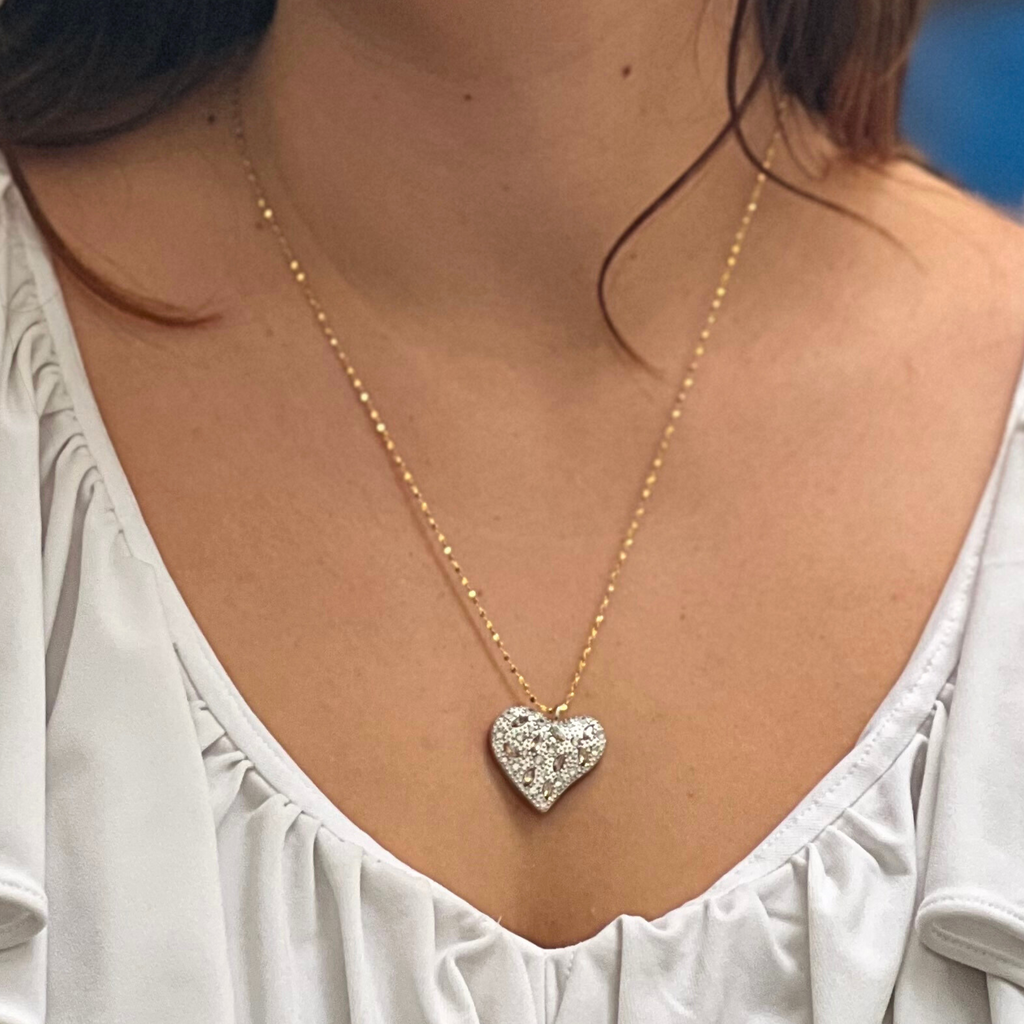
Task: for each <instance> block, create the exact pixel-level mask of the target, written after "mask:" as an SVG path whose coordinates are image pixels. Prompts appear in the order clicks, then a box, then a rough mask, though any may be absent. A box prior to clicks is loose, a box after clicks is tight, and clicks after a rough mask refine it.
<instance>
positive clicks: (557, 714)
mask: <svg viewBox="0 0 1024 1024" xmlns="http://www.w3.org/2000/svg"><path fill="white" fill-rule="evenodd" d="M568 710H569V705H568V704H559V705H558V707H557V708H555V719H556V720H557V719H559V718H561V717H562V714H563V712H566V711H568Z"/></svg>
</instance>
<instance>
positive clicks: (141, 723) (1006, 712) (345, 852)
mask: <svg viewBox="0 0 1024 1024" xmlns="http://www.w3.org/2000/svg"><path fill="white" fill-rule="evenodd" d="M0 309H2V313H0V317H2V322H0V1024H42V1022H44V1021H46V1022H51V1024H72V1022H73V1024H115V1022H116V1024H121V1022H124V1024H128V1022H131V1024H139V1022H146V1024H284V1022H289V1024H290V1022H295V1024H350V1022H351V1024H456V1022H457V1024H613V1022H615V1024H652V1022H654V1024H658V1022H662V1021H664V1022H694V1024H697V1022H699V1024H717V1022H721V1024H734V1022H744V1024H811V1022H813V1024H951V1022H956V1024H960V1022H963V1024H1024V424H1022V418H1024V375H1022V378H1021V379H1020V380H1019V381H1018V383H1017V388H1016V391H1015V395H1014V400H1013V407H1012V410H1011V413H1010V416H1009V418H1008V420H1007V423H1006V427H1005V430H1004V434H1003V439H1002V442H1001V446H1000V449H999V453H998V456H997V460H996V462H995V464H994V466H993V469H992V473H991V476H990V477H989V480H988V483H987V485H986V488H985V491H984V494H983V496H982V498H981V501H980V503H979V505H978V507H977V511H976V513H975V516H974V519H973V521H972V524H971V527H970V530H969V532H968V535H967V537H966V540H965V542H964V545H963V548H962V549H961V551H960V554H959V556H958V558H957V561H956V565H955V567H954V569H953V571H952V573H951V574H950V576H949V578H948V580H947V582H946V585H945V587H944V589H943V592H942V595H941V597H940V598H939V601H938V603H937V605H936V606H935V608H934V610H933V612H932V615H931V617H930V619H929V621H928V623H927V626H926V628H925V631H924V633H923V635H922V637H921V639H920V641H919V643H918V645H917V648H916V649H915V651H914V653H913V655H912V656H911V658H910V660H909V662H908V664H907V666H906V668H905V669H904V671H903V673H902V674H901V676H900V678H899V679H898V680H897V682H896V684H895V686H894V687H893V689H892V691H891V692H890V694H889V696H888V697H887V698H886V700H885V702H884V703H883V704H882V706H881V707H880V708H879V709H878V711H877V712H876V714H875V715H874V717H873V718H872V720H871V722H870V723H869V724H868V725H867V727H866V728H865V730H864V732H863V734H862V735H861V737H860V739H859V740H858V742H857V744H856V745H855V747H854V748H853V749H852V750H851V751H850V752H849V754H848V755H847V756H846V757H845V758H844V759H843V761H842V762H840V764H838V765H837V766H836V767H835V768H834V769H833V770H832V771H831V772H830V773H829V774H828V775H827V776H826V778H825V779H823V780H822V781H821V782H820V783H819V784H818V785H817V786H816V787H815V788H814V789H813V790H812V792H811V793H809V794H808V796H807V797H806V798H805V799H804V800H803V801H802V802H801V804H800V805H799V806H798V807H797V808H795V809H794V810H793V812H792V813H791V814H790V815H789V816H788V817H787V818H786V820H785V821H783V822H782V823H780V825H779V826H778V827H777V828H776V829H775V830H774V831H773V832H772V833H771V835H769V836H768V837H767V838H766V839H765V841H764V842H763V843H762V844H761V845H760V846H758V848H757V849H756V850H754V851H753V852H752V853H751V854H750V855H749V856H748V857H746V858H745V859H744V860H743V861H742V862H741V863H740V864H738V865H737V866H736V867H735V868H733V869H732V870H731V871H730V872H728V873H727V874H726V875H725V876H723V877H722V878H721V879H719V881H718V882H716V883H715V885H713V886H712V887H711V888H710V889H709V890H708V891H707V892H706V893H704V894H703V895H702V896H700V897H698V898H697V899H694V900H691V901H689V902H688V903H686V904H684V905H682V906H680V907H678V908H676V909H674V910H671V911H669V912H668V913H667V914H665V915H663V916H662V917H661V918H659V919H657V920H654V921H648V920H645V919H643V918H640V917H636V916H632V915H627V914H623V915H620V916H619V917H617V918H616V919H615V920H613V921H612V922H611V923H609V924H608V925H607V926H605V927H604V928H602V929H601V930H600V931H599V932H597V933H596V934H595V935H593V936H591V937H590V938H588V939H586V940H584V941H582V942H579V943H576V944H574V945H571V946H567V947H564V948H559V949H545V948H542V947H540V946H537V945H535V944H533V943H532V942H530V941H528V940H527V939H525V938H523V937H521V936H519V935H517V934H515V933H514V932H511V931H509V930H508V929H506V928H504V927H503V926H502V925H501V924H500V923H498V922H497V921H495V920H493V919H492V918H490V917H489V916H487V915H486V914H484V913H483V912H482V911H480V910H477V909H476V908H474V907H473V906H471V905H470V904H469V903H467V902H466V901H465V900H463V899H462V898H460V897H459V896H457V895H455V894H454V893H453V892H451V891H449V890H447V889H446V888H444V887H443V886H441V885H440V884H438V883H437V882H435V881H433V880H431V879H429V878H427V877H425V876H424V875H422V874H421V873H419V872H417V871H415V870H414V869H413V868H411V867H410V866H408V865H406V864H404V863H402V862H401V861H399V860H398V859H397V858H395V857H394V856H393V855H392V854H390V853H389V852H388V851H387V850H385V849H383V848H382V847H380V846H379V845H378V844H377V843H376V842H375V841H374V840H373V839H372V838H371V837H369V836H367V835H366V834H365V833H363V832H362V831H361V830H359V829H358V828H357V827H356V826H355V825H354V824H353V823H352V822H351V821H349V820H348V819H347V818H346V817H345V816H344V815H343V813H342V812H341V811H340V810H339V809H338V808H337V807H335V806H334V805H332V804H331V803H330V802H329V801H328V800H327V799H326V797H325V796H324V795H323V794H322V793H321V792H320V791H319V790H317V789H316V787H315V786H314V785H313V784H312V782H311V781H310V780H309V779H308V778H307V777H306V776H305V775H304V774H303V773H302V772H301V770H300V769H299V768H298V766H297V765H295V763H294V762H293V761H292V760H291V759H290V758H289V757H288V755H287V754H286V753H285V752H284V750H283V749H282V748H281V747H280V745H279V744H277V742H276V741H275V740H274V738H273V737H272V736H271V735H270V734H269V732H268V731H267V730H266V728H265V727H264V726H263V725H262V723H260V722H259V720H258V719H257V718H256V717H255V716H254V715H253V713H252V711H251V710H250V709H249V708H248V707H247V706H246V705H245V703H244V701H243V700H242V698H241V696H240V694H239V693H238V691H237V689H236V688H235V687H234V686H233V684H232V682H231V680H230V679H229V678H228V677H227V674H226V673H225V672H224V670H223V668H222V666H221V665H220V664H219V662H218V661H217V659H216V657H215V656H214V654H213V652H212V650H211V649H210V647H209V644H208V643H207V642H206V640H205V638H204V637H203V636H202V633H201V632H200V630H199V628H198V625H197V624H196V623H195V620H194V619H193V618H192V617H191V615H190V614H189V612H188V609H187V608H186V606H185V604H184V601H183V600H182V598H181V595H180V593H179V592H178V591H177V588H176V587H175V586H174V583H173V581H172V580H171V578H170V576H169V575H168V573H167V570H166V568H165V567H164V565H163V563H162V561H161V559H160V556H159V552H158V551H157V550H156V547H155V544H154V543H153V540H152V537H151V536H150V535H149V532H148V530H147V529H146V527H145V523H144V521H143V519H142V516H141V512H140V511H139V508H138V505H137V503H136V502H135V499H134V497H133V495H132V494H131V490H130V488H129V486H128V483H127V479H126V478H125V476H124V473H123V470H122V469H121V467H120V465H119V463H118V462H117V457H116V454H115V453H114V450H113V447H112V446H111V444H110V440H109V437H108V435H107V434H106V431H105V429H104V427H103V424H102V420H101V419H100V417H99V412H98V410H97V408H96V405H95V401H94V400H93V397H92V395H91V392H90V391H89V386H88V381H87V379H86V376H85V372H84V369H83V367H82V363H81V357H80V354H79V352H78V349H77V345H76V343H75V340H74V336H73V333H72V330H71V324H70V321H69V319H68V317H67V311H66V309H65V307H64V304H63V300H62V297H61V294H60V290H59V287H58V284H57V279H56V277H55V275H54V274H53V270H52V264H51V262H50V257H49V254H48V253H47V251H46V248H45V246H44V243H43V242H42V240H41V239H40V237H39V235H38V233H37V232H36V230H35V227H34V225H33V224H32V222H31V219H30V218H29V216H28V214H27V211H26V210H25V207H24V204H23V201H22V199H21V196H20V195H19V193H18V192H17V189H16V188H15V187H14V185H13V183H12V181H11V179H10V175H9V173H8V171H7V169H6V166H5V165H0Z"/></svg>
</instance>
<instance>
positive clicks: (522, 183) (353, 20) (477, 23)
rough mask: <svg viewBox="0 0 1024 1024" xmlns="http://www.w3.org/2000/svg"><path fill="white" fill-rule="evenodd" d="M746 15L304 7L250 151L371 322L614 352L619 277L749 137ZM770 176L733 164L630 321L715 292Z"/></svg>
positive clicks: (303, 0) (547, 7) (544, 6)
mask: <svg viewBox="0 0 1024 1024" xmlns="http://www.w3.org/2000/svg"><path fill="white" fill-rule="evenodd" d="M731 6H732V5H731V4H728V3H722V2H719V0H710V2H707V3H705V2H704V0H689V2H683V3H680V2H679V0H643V2H639V0H638V2H636V3H630V4H627V5H624V4H622V3H621V2H620V0H562V2H560V3H557V4H552V3H550V2H548V0H517V2H516V3H509V2H507V0H486V2H483V0H482V2H479V3H464V2H459V3H455V2H452V0H387V2H386V3H385V4H383V5H382V4H381V3H378V2H373V3H369V2H367V0H282V2H281V3H280V5H279V11H278V14H277V16H276V18H275V22H274V24H273V26H272V28H271V30H270V32H269V34H268V36H267V38H266V39H265V41H264V43H263V45H262V47H261V49H260V51H259V53H258V55H257V57H256V59H255V61H254V62H253V64H252V65H251V66H250V68H249V70H248V71H247V74H246V80H245V83H244V92H243V109H244V112H245V118H246V124H247V133H248V136H249V145H250V148H251V150H252V152H253V155H254V158H255V160H256V163H257V166H259V167H260V170H261V173H262V175H263V177H264V179H265V182H266V184H267V187H268V191H269V192H270V194H271V195H272V197H274V202H275V204H276V205H278V207H279V208H282V203H287V207H288V210H287V212H288V214H289V215H290V216H291V217H292V218H293V223H295V221H299V222H301V224H302V225H303V228H302V230H303V233H304V234H305V233H307V232H308V234H309V235H311V236H313V239H312V240H315V244H316V246H317V249H318V250H319V252H320V253H321V254H322V255H323V257H324V258H325V259H327V260H329V261H330V263H331V264H332V265H333V266H334V267H335V268H337V269H338V270H339V271H340V272H341V275H342V277H343V278H344V279H345V281H346V282H347V284H348V285H349V286H351V288H352V289H353V291H354V292H355V293H357V294H358V295H359V296H361V298H362V299H363V300H364V301H366V302H367V303H368V304H369V305H370V306H372V307H375V308H378V309H384V308H386V309H388V310H389V311H390V312H391V314H392V315H400V312H401V311H408V312H410V313H411V312H415V314H416V315H417V316H418V317H421V316H425V315H430V314H431V313H436V314H439V315H441V316H444V315H445V311H446V310H450V309H453V308H456V307H457V308H459V309H460V310H462V311H463V313H464V314H465V312H466V311H467V310H470V311H476V312H478V313H479V314H480V317H481V319H487V318H490V317H494V316H501V317H515V318H516V319H517V320H519V321H521V322H522V321H524V320H525V321H527V322H528V321H530V320H531V319H537V320H538V321H544V322H545V323H547V324H549V325H556V326H560V327H563V328H565V327H569V328H571V329H572V330H574V331H578V330H580V329H581V328H582V329H583V330H584V331H588V332H589V331H593V333H594V334H595V335H596V334H598V333H600V325H599V319H598V315H597V307H596V304H595V301H594V285H595V280H596V274H597V270H598V268H599V266H600V263H601V259H602V257H603V255H604V254H605V252H606V251H607V249H608V247H609V246H610V245H611V244H612V243H613V242H614V240H615V239H616V237H617V236H618V234H619V233H620V231H621V230H622V228H623V227H624V226H625V225H626V224H628V223H629V221H630V220H631V219H632V218H633V216H635V214H636V213H637V212H638V211H639V210H641V209H642V208H643V207H644V206H645V205H646V204H647V203H648V202H649V201H650V200H651V199H652V198H653V197H654V196H656V195H657V194H658V193H659V192H660V191H661V190H662V189H663V188H664V187H665V186H666V185H667V184H669V183H670V182H671V181H672V180H673V179H674V178H675V177H676V176H677V175H678V174H679V173H680V171H681V170H682V169H684V168H685V167H686V166H687V165H688V164H689V163H690V162H691V161H692V160H693V159H694V157H695V156H696V155H697V154H698V153H699V152H700V151H701V150H702V149H703V147H704V146H705V145H706V144H707V143H708V141H709V140H710V139H711V138H712V137H713V136H714V134H715V133H716V131H717V130H718V129H719V128H720V127H721V125H722V124H723V123H724V121H725V119H726V117H727V109H726V103H725V90H724V82H725V56H726V48H727V43H728V34H729V30H730V21H731ZM769 117H770V112H769V111H767V109H765V108H764V107H762V108H761V109H760V110H759V111H757V112H756V113H755V116H754V118H753V119H752V121H751V122H750V127H749V131H750V134H751V137H752V138H753V139H754V140H755V144H757V145H761V144H763V141H764V139H765V138H766V134H767V131H768V130H769V129H768V128H767V123H768V119H769ZM752 176H753V172H752V170H751V168H750V167H749V164H747V163H745V161H744V160H743V159H742V157H741V156H740V155H739V153H738V152H737V150H736V148H735V146H729V147H726V150H725V151H723V153H722V154H721V156H720V157H719V158H717V159H716V160H715V162H714V165H713V167H712V169H711V171H710V172H709V173H708V174H706V175H704V176H703V178H702V180H701V182H700V184H699V185H698V186H697V188H696V189H695V190H694V192H693V194H692V197H691V199H690V200H688V201H687V202H684V203H683V204H680V208H678V209H677V210H676V211H674V212H672V213H671V214H669V215H666V216H665V217H661V218H658V220H659V221H660V222H661V223H660V224H659V225H658V226H652V228H651V230H650V231H648V232H645V234H644V239H643V243H642V245H641V246H639V247H638V249H637V252H636V257H637V258H636V259H635V260H633V261H625V262H626V263H629V264H630V265H629V266H628V267H627V266H625V265H624V266H623V267H622V268H621V269H620V271H619V272H618V273H617V279H616V283H615V292H616V295H615V298H616V301H618V298H619V296H620V293H621V295H622V297H623V299H624V301H625V306H626V307H627V310H628V306H629V305H630V300H629V298H628V296H629V295H633V294H634V293H636V294H635V295H634V298H637V297H640V296H642V297H643V298H644V299H645V300H647V301H650V299H651V297H652V295H656V293H657V292H658V290H659V288H662V287H664V286H667V287H675V288H678V287H679V286H680V283H683V285H684V286H685V279H686V276H687V271H688V270H691V269H692V270H694V271H695V276H697V277H698V278H699V280H698V284H699V286H700V287H705V286H706V284H707V280H708V278H707V273H708V268H709V267H710V265H711V263H712V262H715V263H717V262H718V261H719V260H720V252H721V250H722V246H723V244H725V243H726V241H727V239H728V237H729V233H730V232H731V229H732V227H733V226H734V222H735V220H736V219H737V217H738V215H739V211H740V209H741V204H742V202H743V199H744V196H745V195H746V191H747V189H748V188H749V186H750V183H751V180H752ZM709 243H710V248H709ZM631 280H632V282H633V283H632V285H631V284H630V281H631Z"/></svg>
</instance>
